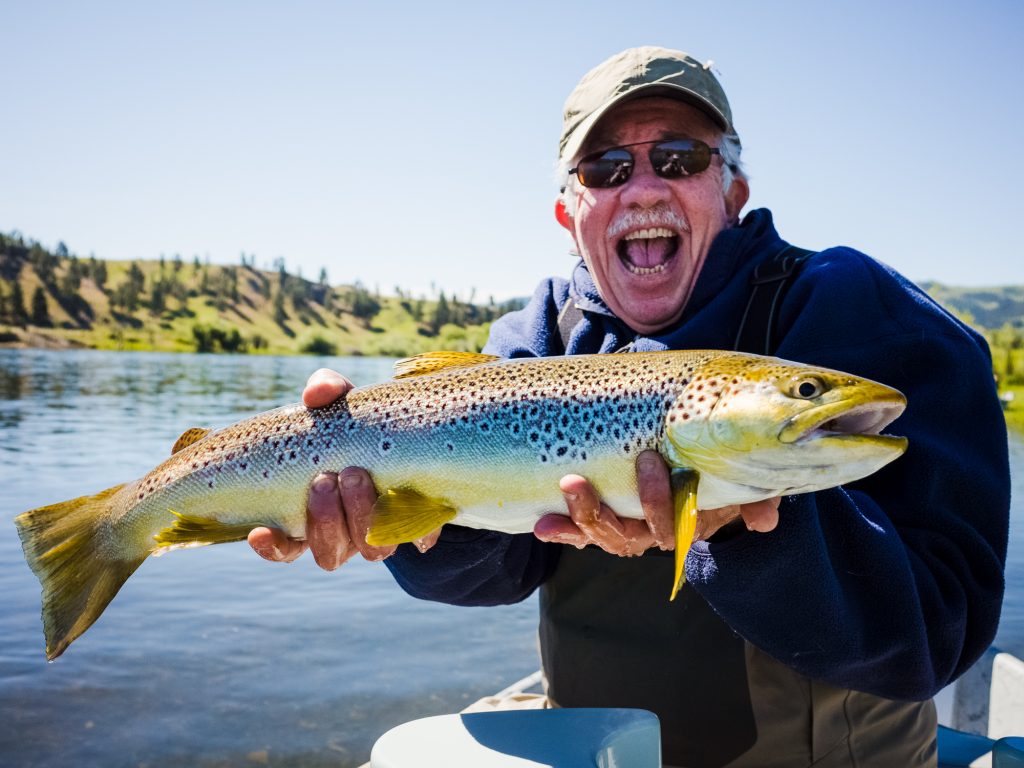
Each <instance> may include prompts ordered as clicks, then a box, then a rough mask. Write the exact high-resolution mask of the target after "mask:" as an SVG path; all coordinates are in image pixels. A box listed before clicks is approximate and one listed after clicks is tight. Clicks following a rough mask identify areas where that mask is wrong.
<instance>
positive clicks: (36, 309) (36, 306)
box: [32, 286, 50, 325]
mask: <svg viewBox="0 0 1024 768" xmlns="http://www.w3.org/2000/svg"><path fill="white" fill-rule="evenodd" d="M49 324H50V310H49V308H48V307H47V306H46V292H45V291H43V288H42V286H36V290H35V293H33V294H32V325H49Z"/></svg>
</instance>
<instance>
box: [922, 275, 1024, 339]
mask: <svg viewBox="0 0 1024 768" xmlns="http://www.w3.org/2000/svg"><path fill="white" fill-rule="evenodd" d="M921 287H922V288H924V290H926V291H927V292H928V295H929V296H931V297H932V298H933V299H935V300H936V301H937V302H939V303H940V304H941V305H942V306H944V307H945V308H946V309H948V310H950V311H951V312H953V313H954V314H956V315H958V316H960V317H962V318H964V319H965V320H967V322H969V323H971V324H972V325H974V326H975V327H980V328H985V329H988V330H996V329H997V328H1002V327H1004V326H1011V327H1014V328H1024V285H1006V286H1001V287H997V288H957V287H955V286H950V285H943V284H942V283H922V284H921Z"/></svg>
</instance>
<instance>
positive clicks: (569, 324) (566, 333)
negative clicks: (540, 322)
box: [558, 296, 583, 355]
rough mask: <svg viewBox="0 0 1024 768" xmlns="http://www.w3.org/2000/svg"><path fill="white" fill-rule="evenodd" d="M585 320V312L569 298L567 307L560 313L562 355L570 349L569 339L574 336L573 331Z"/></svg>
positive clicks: (559, 333)
mask: <svg viewBox="0 0 1024 768" xmlns="http://www.w3.org/2000/svg"><path fill="white" fill-rule="evenodd" d="M582 319H583V310H582V309H580V308H579V307H577V306H576V302H575V301H573V300H572V297H571V296H569V297H568V298H566V300H565V306H563V307H562V311H561V312H559V313H558V338H559V339H561V341H562V354H563V355H564V354H565V352H566V350H568V349H569V337H570V336H572V329H573V328H575V327H576V324H577V323H578V322H579V321H580V320H582Z"/></svg>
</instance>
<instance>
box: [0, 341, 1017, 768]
mask: <svg viewBox="0 0 1024 768" xmlns="http://www.w3.org/2000/svg"><path fill="white" fill-rule="evenodd" d="M322 365H330V366H333V367H336V368H339V369H340V370H342V371H343V372H345V373H346V374H347V375H348V376H349V377H350V378H352V379H353V380H355V381H356V383H360V384H365V383H370V382H372V381H379V380H383V379H386V378H388V377H389V376H390V373H391V361H390V360H381V359H369V358H345V359H332V360H313V359H310V358H272V357H249V356H237V357H235V356H219V357H214V356H195V355H160V354H146V353H103V352H43V351H16V350H0V518H2V522H0V616H3V621H4V624H3V627H4V629H3V633H2V634H0V756H2V759H0V762H2V763H3V765H4V766H53V765H71V764H79V765H103V766H140V765H147V766H195V765H201V766H251V765H258V764H269V765H287V766H291V765H295V766H299V765H302V766H327V765H331V766H352V765H359V764H361V763H362V762H363V761H365V760H366V759H367V756H368V754H369V749H370V746H371V745H372V744H373V741H374V740H375V739H376V738H377V737H378V736H379V735H380V734H381V733H383V732H384V731H385V730H387V729H388V728H390V727H392V726H394V725H397V724H398V723H400V722H404V721H406V720H409V719H412V718H414V717H422V716H426V715H430V714H439V713H443V712H452V711H457V710H458V709H461V708H462V707H463V706H465V705H466V704H468V703H469V702H471V701H473V700H475V699H476V698H479V697H480V696H483V695H485V694H489V693H493V692H494V691H496V690H499V689H500V688H502V687H504V686H505V685H506V684H508V683H509V682H511V681H513V680H516V679H518V678H520V677H522V676H524V675H526V674H528V673H529V672H531V671H532V670H534V669H535V668H536V666H537V664H538V659H537V654H536V650H535V627H536V605H535V603H534V601H533V600H530V601H527V603H525V604H523V605H518V606H509V607H504V608H478V609H465V608H452V607H448V606H442V605H436V604H431V603H424V602H419V601H416V600H413V599H411V598H409V597H407V596H406V595H404V594H403V593H402V592H401V591H400V590H399V589H398V588H397V587H396V586H395V584H394V582H393V581H392V579H391V578H390V576H389V575H388V573H387V571H386V570H385V569H384V567H383V566H381V565H379V564H376V565H372V564H368V563H365V562H362V561H357V562H356V561H354V562H352V563H350V564H347V565H345V566H344V567H343V568H342V569H340V570H339V571H338V572H336V573H333V574H328V573H324V572H322V571H320V570H318V569H317V568H316V567H315V566H314V565H313V564H312V562H311V561H310V559H309V558H308V557H306V558H302V559H301V560H299V561H298V562H296V563H293V564H290V565H280V564H269V563H265V562H263V561H262V560H259V559H258V558H257V557H256V556H255V555H253V554H252V553H251V552H250V551H249V549H248V548H247V547H246V546H245V545H230V546H219V547H209V548H204V549H198V550H193V551H188V552H175V553H171V554H169V555H167V556H166V557H161V558H159V559H155V560H154V559H151V560H149V561H147V562H146V563H144V564H143V566H142V567H141V568H140V569H139V571H138V572H137V573H136V574H135V575H134V576H133V577H132V578H131V579H130V580H129V581H128V583H127V584H126V585H125V587H124V588H123V589H122V590H121V593H120V594H119V595H118V597H117V599H116V600H115V601H114V603H113V604H112V605H111V607H110V608H109V609H108V611H107V612H106V613H105V614H104V615H103V617H102V618H101V619H100V620H99V621H98V622H97V623H96V625H95V626H94V627H93V628H92V629H91V630H90V631H89V632H88V634H86V635H85V636H84V637H83V638H81V639H80V640H79V641H77V642H76V643H75V645H73V646H72V647H71V649H70V650H69V651H68V652H67V653H66V654H65V655H64V656H63V657H61V658H60V659H58V660H57V661H56V662H55V663H53V664H49V665H48V664H46V663H45V661H44V656H43V638H42V627H41V622H40V620H39V585H38V582H36V580H35V577H34V576H33V575H32V574H31V572H30V571H29V569H28V567H27V566H26V565H25V562H24V560H23V558H22V555H21V547H20V545H19V543H18V541H17V535H16V533H15V530H14V526H13V524H11V522H10V521H11V520H12V519H13V517H14V516H15V515H16V514H18V513H19V512H22V511H24V510H25V509H29V508H32V507H35V506H39V505H41V504H46V503H50V502H53V501H57V500H60V499H67V498H72V497H75V496H79V495H82V494H86V493H92V492H95V491H97V490H100V489H102V488H107V487H109V486H112V485H114V484H116V483H119V482H123V481H124V480H126V479H129V478H134V477H138V476H140V475H142V474H144V473H145V472H147V471H148V470H149V469H150V468H152V466H153V465H154V464H156V463H157V461H159V460H161V459H163V458H164V457H165V456H166V455H167V454H168V452H169V451H170V447H171V445H172V444H173V443H174V441H175V439H176V438H177V437H178V435H179V434H180V433H181V432H183V431H184V430H185V429H186V428H188V427H192V426H211V427H218V426H223V425H225V424H228V423H231V422H233V421H236V420H237V419H239V418H242V417H244V416H248V415H251V414H252V413H254V412H257V411H260V410H265V409H267V408H271V407H274V406H277V405H282V404H284V403H288V402H293V401H295V400H297V399H298V397H299V393H300V392H301V389H302V385H303V383H304V382H305V380H306V378H307V377H308V375H309V373H311V372H312V371H313V370H314V369H315V368H317V367H320V366H322ZM1010 447H1011V462H1012V465H1013V466H1014V467H1015V468H1017V470H1016V471H1015V473H1014V482H1015V487H1014V500H1015V501H1014V503H1015V505H1016V506H1015V509H1014V513H1013V519H1012V528H1011V541H1010V562H1009V565H1008V570H1007V583H1008V584H1009V585H1010V587H1009V593H1008V597H1007V601H1006V605H1005V607H1004V615H1003V621H1002V624H1001V626H1000V632H999V636H998V638H997V643H998V644H999V645H1000V646H1002V647H1003V648H1005V649H1007V650H1010V651H1012V652H1014V653H1016V654H1017V655H1019V656H1021V655H1024V594H1022V592H1021V587H1020V585H1021V584H1024V510H1022V507H1021V501H1020V500H1021V499H1024V442H1022V441H1021V440H1020V439H1019V438H1014V439H1013V440H1011V446H1010Z"/></svg>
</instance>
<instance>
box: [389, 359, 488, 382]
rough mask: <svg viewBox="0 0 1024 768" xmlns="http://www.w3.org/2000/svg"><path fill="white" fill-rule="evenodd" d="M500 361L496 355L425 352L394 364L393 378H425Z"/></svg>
mask: <svg viewBox="0 0 1024 768" xmlns="http://www.w3.org/2000/svg"><path fill="white" fill-rule="evenodd" d="M495 360H501V358H500V357H498V356H496V355H480V354H477V353H476V352H425V353H423V354H422V355H416V356H415V357H407V358H405V359H404V360H399V361H398V362H397V363H395V378H396V379H408V378H412V377H413V376H426V375H427V374H428V373H437V372H438V371H444V370H448V369H450V368H472V367H473V366H475V365H483V364H484V363H493V362H494V361H495Z"/></svg>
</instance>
